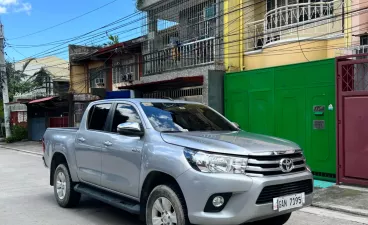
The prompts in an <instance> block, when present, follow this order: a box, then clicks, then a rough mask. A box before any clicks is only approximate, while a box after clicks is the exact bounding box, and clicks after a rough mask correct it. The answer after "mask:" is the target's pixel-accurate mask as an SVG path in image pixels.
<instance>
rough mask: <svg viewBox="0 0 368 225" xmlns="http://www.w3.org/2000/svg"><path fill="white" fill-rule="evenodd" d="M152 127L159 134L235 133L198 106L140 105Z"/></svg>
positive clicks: (222, 120)
mask: <svg viewBox="0 0 368 225" xmlns="http://www.w3.org/2000/svg"><path fill="white" fill-rule="evenodd" d="M141 106H142V108H143V111H144V113H145V114H146V115H147V117H148V119H149V121H150V123H151V124H152V126H153V127H154V128H155V129H156V130H157V131H160V132H187V131H236V130H237V129H236V128H234V126H233V125H232V124H230V123H229V122H228V121H227V120H226V119H225V118H224V117H222V116H220V115H219V114H217V113H216V112H214V111H213V110H212V109H210V108H208V107H206V106H204V105H200V104H186V103H156V102H155V103H153V102H144V103H141Z"/></svg>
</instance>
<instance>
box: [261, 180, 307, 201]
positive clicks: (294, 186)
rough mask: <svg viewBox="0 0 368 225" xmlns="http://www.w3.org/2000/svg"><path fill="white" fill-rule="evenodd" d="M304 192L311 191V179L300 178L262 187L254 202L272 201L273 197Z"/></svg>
mask: <svg viewBox="0 0 368 225" xmlns="http://www.w3.org/2000/svg"><path fill="white" fill-rule="evenodd" d="M303 192H304V193H305V194H306V195H308V194H311V193H312V192H313V181H312V180H302V181H297V182H293V183H286V184H278V185H272V186H268V187H265V188H263V190H262V192H261V194H260V195H259V197H258V199H257V202H256V204H257V205H260V204H266V203H272V202H273V199H274V198H278V197H283V196H287V195H293V194H300V193H303Z"/></svg>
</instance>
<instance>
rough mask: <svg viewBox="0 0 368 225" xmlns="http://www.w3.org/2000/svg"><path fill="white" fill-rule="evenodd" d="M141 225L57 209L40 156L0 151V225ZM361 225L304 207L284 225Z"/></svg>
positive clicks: (110, 212) (87, 207)
mask: <svg viewBox="0 0 368 225" xmlns="http://www.w3.org/2000/svg"><path fill="white" fill-rule="evenodd" d="M65 224H68V225H142V223H141V222H139V220H138V217H137V216H132V215H130V214H128V213H125V212H124V211H121V210H119V209H115V208H113V207H111V206H109V205H106V204H103V203H101V202H99V201H96V200H94V199H90V198H82V200H81V203H80V205H79V206H78V207H77V208H74V209H63V208H60V207H59V206H58V205H57V204H56V202H55V200H54V195H53V189H52V187H51V186H50V185H49V173H48V170H47V169H46V168H45V167H44V166H43V163H42V161H41V157H40V156H38V155H32V154H26V153H21V152H17V151H12V150H8V149H4V148H0V225H65ZM319 224H325V225H361V224H368V218H366V217H359V216H352V215H348V214H343V213H339V212H333V211H329V210H325V209H317V208H306V209H304V210H303V211H298V212H296V213H294V214H293V216H292V218H291V220H290V221H289V222H288V223H287V225H319Z"/></svg>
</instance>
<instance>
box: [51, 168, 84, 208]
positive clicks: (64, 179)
mask: <svg viewBox="0 0 368 225" xmlns="http://www.w3.org/2000/svg"><path fill="white" fill-rule="evenodd" d="M73 188H74V185H73V182H72V180H71V178H70V174H69V170H68V168H67V167H66V165H64V164H60V165H58V167H57V168H56V170H55V173H54V195H55V199H56V201H57V203H58V204H59V206H61V207H63V208H70V207H73V206H76V205H78V203H79V200H80V198H81V194H80V193H78V192H76V191H74V189H73Z"/></svg>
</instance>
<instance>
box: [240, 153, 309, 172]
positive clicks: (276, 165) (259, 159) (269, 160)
mask: <svg viewBox="0 0 368 225" xmlns="http://www.w3.org/2000/svg"><path fill="white" fill-rule="evenodd" d="M248 158H249V160H248V164H247V167H246V169H245V174H246V175H248V176H272V175H281V174H290V173H297V172H303V171H305V170H306V164H305V158H304V156H303V154H302V152H301V151H296V152H292V153H290V154H279V155H277V154H276V155H249V156H248ZM282 159H291V160H292V162H293V165H294V166H293V169H292V170H291V171H290V172H283V171H282V170H281V167H280V162H281V160H282Z"/></svg>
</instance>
